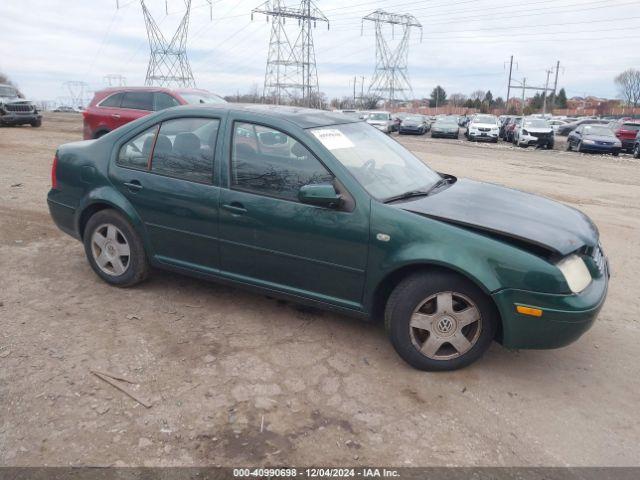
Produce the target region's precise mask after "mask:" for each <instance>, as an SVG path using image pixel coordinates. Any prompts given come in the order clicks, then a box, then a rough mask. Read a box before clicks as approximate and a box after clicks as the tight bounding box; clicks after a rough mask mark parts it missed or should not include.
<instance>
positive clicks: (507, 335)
mask: <svg viewBox="0 0 640 480" xmlns="http://www.w3.org/2000/svg"><path fill="white" fill-rule="evenodd" d="M608 282H609V278H608V272H607V273H605V274H604V275H603V276H601V277H599V278H596V279H594V280H593V281H592V282H591V285H589V286H588V287H587V288H586V289H585V290H584V291H582V292H580V293H579V294H571V295H556V294H549V293H538V292H528V291H524V290H515V289H506V290H501V291H499V292H496V293H494V294H493V299H494V300H495V303H496V305H497V306H498V310H499V311H500V315H501V318H502V344H503V345H504V346H505V347H507V348H534V349H548V348H558V347H563V346H565V345H568V344H570V343H572V342H574V341H576V340H577V339H578V338H580V337H581V336H582V335H583V334H584V333H585V332H586V331H587V330H589V328H591V326H592V325H593V323H594V321H595V319H596V318H597V316H598V313H599V312H600V309H601V308H602V305H603V304H604V301H605V298H606V296H607V289H608ZM517 305H524V306H529V307H534V308H540V309H542V310H543V313H542V316H541V317H532V316H528V315H522V314H520V313H518V312H517V311H516V306H517Z"/></svg>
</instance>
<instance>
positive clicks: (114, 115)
mask: <svg viewBox="0 0 640 480" xmlns="http://www.w3.org/2000/svg"><path fill="white" fill-rule="evenodd" d="M111 118H115V119H118V118H120V115H119V114H117V113H112V114H111Z"/></svg>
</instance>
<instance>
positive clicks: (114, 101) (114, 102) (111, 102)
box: [100, 93, 124, 108]
mask: <svg viewBox="0 0 640 480" xmlns="http://www.w3.org/2000/svg"><path fill="white" fill-rule="evenodd" d="M122 97H124V93H115V94H113V95H111V96H110V97H107V98H106V99H104V100H103V101H102V102H100V106H101V107H115V108H118V107H119V106H120V104H121V103H122Z"/></svg>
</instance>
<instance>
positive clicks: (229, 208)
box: [222, 202, 247, 215]
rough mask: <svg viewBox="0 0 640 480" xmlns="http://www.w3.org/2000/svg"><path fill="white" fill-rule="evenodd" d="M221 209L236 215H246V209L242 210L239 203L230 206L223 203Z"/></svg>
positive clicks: (242, 206)
mask: <svg viewBox="0 0 640 480" xmlns="http://www.w3.org/2000/svg"><path fill="white" fill-rule="evenodd" d="M222 208H224V209H225V210H227V211H229V212H231V213H234V214H236V215H243V214H245V213H247V209H246V208H244V205H242V204H241V203H240V202H232V203H230V204H226V203H225V204H224V205H222Z"/></svg>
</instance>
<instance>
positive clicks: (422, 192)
mask: <svg viewBox="0 0 640 480" xmlns="http://www.w3.org/2000/svg"><path fill="white" fill-rule="evenodd" d="M447 183H449V179H448V178H441V179H440V180H438V181H437V182H436V183H434V184H433V185H431V187H429V188H428V189H427V190H410V191H408V192H404V193H401V194H400V195H394V196H393V197H389V198H385V199H384V203H391V202H395V201H397V200H404V199H406V198H411V197H426V196H428V195H430V194H431V192H433V191H434V190H435V189H437V188H440V187H441V186H443V185H446V184H447Z"/></svg>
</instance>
